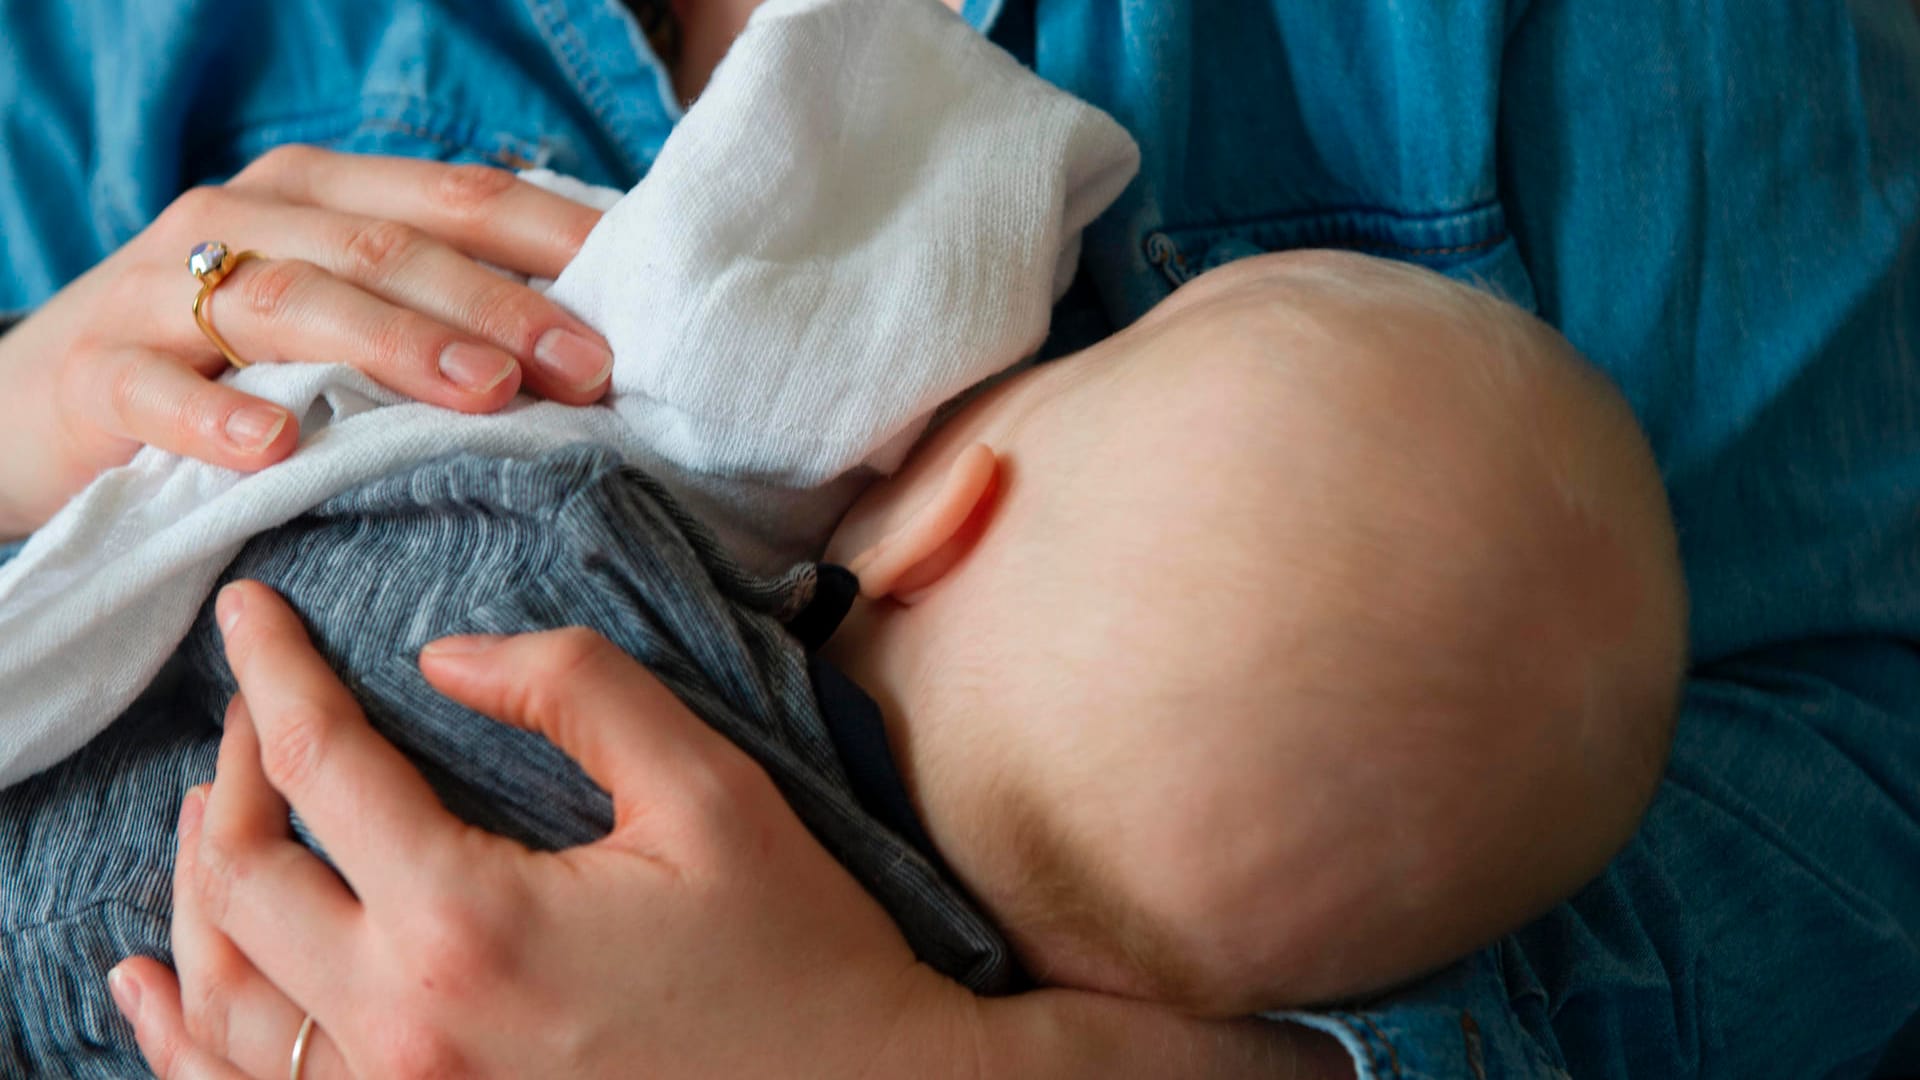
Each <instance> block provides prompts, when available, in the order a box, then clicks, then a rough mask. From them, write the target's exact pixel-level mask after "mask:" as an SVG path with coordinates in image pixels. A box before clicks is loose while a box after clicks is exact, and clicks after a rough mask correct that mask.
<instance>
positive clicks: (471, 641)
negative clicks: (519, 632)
mask: <svg viewBox="0 0 1920 1080" xmlns="http://www.w3.org/2000/svg"><path fill="white" fill-rule="evenodd" d="M498 644H500V638H499V636H498V635H495V634H462V635H460V636H459V637H443V638H441V639H440V640H438V641H429V642H427V644H426V647H425V648H422V649H421V650H420V655H421V656H468V655H471V654H473V653H477V652H485V651H487V650H488V649H491V648H493V647H494V646H495V645H498Z"/></svg>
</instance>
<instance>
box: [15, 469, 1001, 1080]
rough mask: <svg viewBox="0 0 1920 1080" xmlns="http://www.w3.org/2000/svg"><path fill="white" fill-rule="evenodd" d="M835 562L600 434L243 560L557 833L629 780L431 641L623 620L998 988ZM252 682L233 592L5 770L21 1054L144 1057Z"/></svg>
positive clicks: (305, 528)
mask: <svg viewBox="0 0 1920 1080" xmlns="http://www.w3.org/2000/svg"><path fill="white" fill-rule="evenodd" d="M821 575H822V571H821V570H820V569H819V568H816V567H815V566H813V565H802V566H799V567H796V568H795V570H794V571H792V572H790V573H789V574H787V575H786V576H784V577H782V578H780V579H777V580H763V579H759V578H753V577H749V576H747V575H745V574H743V573H742V572H740V571H739V570H738V569H736V568H734V567H733V566H732V565H731V563H729V562H728V561H727V560H726V558H725V557H724V556H723V555H722V554H721V553H720V552H719V551H718V549H717V548H716V546H715V545H714V544H713V542H712V541H711V539H710V538H709V537H708V536H707V535H706V533H705V531H704V530H703V529H702V528H701V527H700V526H699V525H698V524H697V523H695V522H692V521H690V520H689V519H686V518H685V517H683V516H681V515H680V514H679V512H678V510H677V509H676V508H675V507H674V505H673V504H672V501H671V500H670V499H669V498H668V497H667V496H666V494H665V493H664V492H663V491H662V490H660V489H659V488H657V487H656V486H654V485H653V484H652V482H651V481H650V480H649V479H647V478H646V477H645V476H644V475H642V474H640V473H638V472H635V471H633V470H630V469H627V468H625V467H623V466H621V465H620V463H619V462H618V460H617V458H615V457H614V456H613V455H612V454H611V453H610V452H608V451H605V450H601V449H597V448H593V447H576V448H571V449H567V450H563V451H558V452H555V453H553V454H549V455H546V456H544V457H541V458H538V459H535V460H530V461H513V460H490V459H483V458H476V457H471V456H462V457H457V458H452V459H448V460H443V461H440V462H436V463H433V464H430V465H426V466H422V467H420V468H418V469H414V470H411V471H409V472H405V473H402V474H399V475H396V476H392V477H388V478H386V479H383V480H380V481H377V482H375V483H373V484H369V485H367V486H365V487H362V488H360V489H358V490H355V491H352V492H349V493H347V494H344V495H341V496H339V497H337V498H335V499H332V500H330V501H329V502H327V503H326V504H325V505H323V506H321V507H319V508H317V509H316V510H314V511H313V512H311V513H309V514H307V515H305V516H303V517H301V518H299V519H297V520H296V521H294V522H292V523H290V524H288V525H286V526H284V527H282V528H280V529H277V530H275V531H273V532H271V533H268V534H265V535H264V536H261V537H258V538H256V539H255V540H254V541H253V542H252V543H250V544H249V545H248V546H247V547H246V549H245V550H243V551H242V553H241V554H240V556H239V557H238V559H236V560H235V562H234V564H233V566H231V567H230V568H229V569H228V571H227V575H226V576H227V579H228V580H232V579H235V578H241V577H246V578H252V579H254V580H257V581H262V582H265V583H266V584H268V585H271V586H273V587H274V588H276V589H278V590H280V591H281V593H282V595H284V596H286V598H287V599H288V601H289V602H291V603H292V604H293V606H294V607H295V609H296V610H298V611H299V612H300V613H301V615H302V617H303V618H304V619H305V621H306V623H307V626H308V629H309V631H310V632H311V633H312V635H313V638H314V642H315V644H316V645H317V646H318V647H319V648H320V650H321V652H322V653H324V654H325V655H326V656H327V658H328V659H329V661H330V662H331V663H332V664H333V665H334V666H335V668H336V670H339V671H340V672H342V673H343V676H344V677H345V678H346V680H347V682H348V683H349V685H350V686H351V687H352V688H353V690H354V691H355V693H356V695H357V696H358V697H359V698H360V699H361V701H362V703H363V704H364V706H365V707H366V710H367V714H368V718H369V719H370V720H371V721H372V722H373V724H374V726H375V727H376V728H377V729H378V730H379V731H380V732H381V733H382V734H383V735H385V736H386V737H387V738H388V739H390V740H391V741H393V742H394V743H395V744H397V745H398V746H399V747H400V748H401V749H402V750H404V751H405V752H406V753H407V755H408V756H409V757H410V758H411V759H412V760H413V762H414V764H415V765H417V766H418V767H419V768H420V769H421V771H422V772H423V773H425V774H426V776H427V778H428V780H429V781H430V782H431V783H432V784H433V785H434V788H435V790H436V791H437V792H438V793H439V795H440V797H441V800H442V801H443V802H445V803H446V804H447V805H448V807H449V808H450V809H451V810H453V811H454V812H455V813H457V814H459V815H460V816H461V817H463V818H465V819H466V820H468V821H469V822H471V823H473V824H476V825H479V826H481V827H483V828H487V829H490V830H492V831H494V832H497V833H500V834H503V835H506V836H510V837H513V838H515V839H517V840H520V841H522V842H524V843H526V844H528V845H530V846H534V847H540V848H549V849H551V848H559V847H565V846H569V845H573V844H580V843H586V842H588V841H591V840H593V839H596V838H598V837H599V836H602V835H604V834H605V833H606V831H607V829H608V828H610V827H611V825H612V808H611V805H610V803H609V801H608V798H607V796H606V793H605V792H603V791H601V790H600V789H599V788H598V787H596V786H594V785H593V783H592V782H591V781H590V780H588V779H587V777H586V775H585V774H584V773H583V772H581V770H580V769H579V767H578V766H577V765H575V764H574V762H573V761H572V760H570V759H569V758H567V757H566V755H564V754H562V753H561V752H560V751H559V750H558V749H556V748H555V747H554V746H553V745H552V744H550V743H548V742H547V741H546V740H545V739H543V738H541V737H539V736H537V735H533V734H531V733H529V732H526V731H522V730H520V729H518V728H513V727H509V726H507V725H504V724H500V723H496V722H494V721H492V720H489V719H487V718H485V717H482V716H479V715H478V714H475V713H473V712H470V711H468V710H467V709H464V708H462V707H460V706H457V705H454V704H453V703H452V702H450V701H447V700H446V699H445V698H442V697H441V696H440V695H439V694H437V693H435V692H434V691H433V690H432V689H431V688H430V687H428V686H427V684H426V681H425V680H424V679H423V678H422V677H421V675H420V672H419V669H418V667H417V665H416V662H415V658H416V656H417V655H418V651H419V648H420V646H421V645H423V644H425V643H426V642H427V641H430V640H432V639H434V638H437V637H442V636H445V635H447V634H452V633H467V632H484V633H496V634H508V633H518V632H524V631H529V630H538V629H548V628H552V627H557V626H569V625H584V626H589V627H591V628H593V629H595V630H598V631H599V632H600V633H602V634H604V635H606V636H607V637H608V638H609V639H610V640H612V641H613V642H614V643H615V644H617V645H619V646H620V647H621V648H623V649H625V650H626V651H627V652H628V653H630V654H632V655H633V656H635V657H637V658H638V659H640V660H641V661H642V662H644V663H646V664H647V666H648V667H649V668H650V669H652V670H653V671H654V673H655V674H657V675H658V676H660V678H661V680H662V681H663V682H664V683H666V685H667V686H668V687H669V688H670V689H672V690H673V691H674V693H675V694H676V695H677V696H678V697H679V698H680V699H681V700H682V701H684V702H686V703H687V705H688V706H689V707H690V708H692V710H693V711H694V712H695V713H697V714H698V715H699V716H700V717H701V718H702V719H703V720H705V721H706V722H707V723H708V724H710V725H712V726H713V727H714V728H715V729H716V730H718V731H719V732H721V733H722V734H724V735H726V736H727V737H728V738H730V739H732V740H733V741H734V742H735V743H736V744H737V745H739V746H741V747H742V748H743V749H745V750H746V751H747V752H748V753H749V754H750V755H752V756H753V757H754V758H755V760H757V761H758V762H759V763H760V764H761V765H762V766H763V767H764V768H765V769H766V770H767V772H768V774H769V775H770V776H772V777H773V780H774V783H775V785H776V786H778V787H779V789H780V791H781V793H782V794H783V795H785V796H786V798H787V801H788V802H789V803H790V804H791V805H792V806H793V807H794V809H795V811H796V812H797V813H798V814H799V816H800V818H801V820H802V821H804V822H805V823H806V824H807V826H808V828H809V829H811V830H812V831H813V833H814V835H815V836H817V837H818V838H819V839H820V841H821V843H822V844H824V845H825V846H826V847H827V849H828V850H829V851H831V852H833V853H834V855H835V856H836V857H837V858H839V859H840V860H841V862H842V863H843V864H844V865H846V866H847V867H848V869H849V870H851V871H852V872H853V874H854V875H855V876H856V877H857V878H858V879H859V880H860V881H861V883H862V884H863V885H865V886H866V887H867V889H868V891H869V892H871V893H873V894H874V896H875V897H876V898H878V899H879V900H880V902H881V904H882V905H883V906H884V907H886V908H887V910H888V911H889V912H890V913H891V914H892V915H893V916H894V920H895V922H896V923H898V924H899V926H900V928H901V930H902V931H903V932H904V933H905V934H906V936H907V940H908V941H909V943H911V944H912V945H913V947H914V949H915V951H916V952H917V953H918V954H919V955H920V957H921V958H922V959H923V960H925V961H927V962H928V963H929V964H931V965H932V966H934V967H935V968H937V969H939V970H941V971H944V972H946V973H947V974H948V975H950V976H952V977H954V978H955V979H958V980H960V981H961V982H963V983H965V984H967V985H969V986H971V987H973V988H974V989H976V990H980V991H985V992H992V991H1002V990H1007V989H1010V988H1012V987H1013V986H1014V985H1015V984H1016V980H1017V979H1018V978H1019V973H1018V971H1017V969H1016V967H1015V966H1014V964H1013V961H1012V958H1011V954H1010V953H1009V951H1008V949H1007V947H1006V945H1005V943H1004V941H1003V940H1002V939H1001V937H1000V936H999V934H998V932H997V931H995V930H994V929H993V927H991V926H990V925H989V924H988V923H987V922H986V921H985V920H984V919H983V918H982V917H981V916H980V915H979V913H978V912H977V911H975V909H974V908H973V907H972V905H971V903H970V902H969V901H968V900H967V898H966V897H965V896H964V895H963V894H962V893H961V892H960V891H959V889H958V888H957V887H956V886H955V885H954V884H953V883H952V882H951V879H950V878H948V877H947V875H946V874H945V873H944V872H943V871H942V869H941V868H940V867H939V866H938V865H937V864H936V863H935V862H934V861H933V859H932V858H931V857H930V853H928V852H925V851H923V850H922V849H921V848H919V847H917V846H916V845H915V844H914V843H913V842H912V841H913V840H914V837H913V836H912V835H908V834H911V832H912V828H911V825H910V824H902V823H898V822H897V818H893V817H891V816H890V815H888V814H887V813H886V812H885V810H884V808H876V807H874V806H873V805H872V804H871V800H869V799H866V798H863V796H865V795H866V794H867V793H868V792H870V791H872V790H874V788H873V785H872V784H871V783H870V782H869V783H863V779H862V776H861V775H860V774H859V773H858V772H856V773H855V774H854V775H852V776H850V775H849V770H848V765H849V764H856V763H853V762H845V761H843V757H842V747H843V746H845V745H846V742H845V740H843V739H842V738H841V737H840V729H839V727H837V725H838V724H840V723H841V722H842V721H841V720H839V719H836V718H835V717H833V716H829V715H828V714H827V712H826V710H824V709H823V707H822V704H821V702H822V699H823V698H824V699H826V700H828V701H834V700H844V699H845V698H847V697H848V695H850V694H852V695H857V694H858V691H857V690H854V689H852V688H851V684H850V683H847V682H845V680H844V679H840V678H839V677H838V676H837V675H835V674H833V673H832V672H831V671H830V670H823V665H822V662H820V661H818V660H817V658H809V657H808V655H807V654H806V651H805V650H804V649H803V648H802V646H801V644H800V643H799V642H798V641H797V640H796V639H795V637H794V636H793V634H792V633H790V632H789V631H790V628H793V629H798V628H800V627H802V626H803V624H808V623H813V622H817V621H818V620H817V619H815V618H814V617H813V613H814V612H815V610H816V609H815V608H814V607H813V605H812V601H813V600H814V598H815V595H816V593H819V592H820V591H821V590H822V585H821V582H822V576H821ZM234 689H235V687H234V684H233V681H232V677H231V673H230V672H229V671H228V669H227V666H226V662H225V659H224V657H223V656H222V654H221V651H220V638H219V634H218V632H217V630H216V629H215V627H214V624H213V622H212V611H211V604H209V606H208V608H207V609H206V610H203V611H202V612H201V615H200V617H199V619H198V620H197V621H196V623H195V626H194V629H193V630H192V632H191V633H190V635H189V637H188V639H187V640H186V642H185V643H183V644H182V646H181V648H180V651H179V652H178V653H177V654H176V656H175V658H174V661H173V663H171V664H170V665H169V667H168V669H167V670H166V672H165V674H163V676H162V678H161V679H160V680H159V681H158V682H156V683H155V685H154V686H153V687H152V688H151V689H150V690H149V691H148V693H147V694H145V695H144V696H143V697H142V698H141V700H140V701H139V702H138V703H137V704H136V705H135V707H134V708H133V709H131V710H129V712H128V713H127V714H126V715H125V716H123V717H121V718H120V720H118V721H117V722H116V723H115V724H114V726H113V727H112V728H111V729H109V730H108V731H107V732H106V733H105V734H104V735H102V736H101V737H100V738H98V739H95V740H94V741H93V742H92V743H90V744H88V745H87V746H86V747H85V748H84V749H83V750H82V751H81V753H80V754H78V755H77V756H75V757H73V758H70V759H68V760H67V761H65V762H62V763H61V764H60V765H58V766H56V767H55V768H53V769H50V770H48V771H46V772H44V773H41V774H39V775H37V776H34V777H32V778H30V779H29V780H28V781H26V782H25V783H23V784H19V785H16V786H15V787H12V788H9V789H7V790H5V791H0V881H3V882H5V883H6V888H5V891H4V892H0V935H3V936H0V987H6V988H8V991H9V993H10V994H11V996H12V1001H11V1003H10V1007H9V1008H7V1009H5V1010H4V1011H0V1074H4V1075H7V1076H13V1075H32V1076H138V1075H144V1070H145V1067H144V1065H142V1063H141V1060H140V1057H139V1054H138V1052H137V1049H136V1048H135V1046H134V1043H133V1037H132V1036H133V1032H132V1029H131V1028H129V1027H128V1026H127V1025H126V1024H125V1023H124V1021H122V1020H121V1019H120V1017H119V1016H118V1014H117V1013H116V1012H115V1010H114V1008H113V1004H112V1001H111V999H110V998H109V997H108V996H107V993H106V983H105V978H106V972H107V970H108V969H109V968H110V967H112V966H113V965H114V964H116V963H118V962H119V961H120V959H121V958H123V957H125V956H127V955H129V954H133V953H143V954H147V955H154V956H160V957H162V958H166V957H168V956H170V951H169V949H168V936H167V930H168V914H169V911H170V902H171V886H170V875H171V873H172V866H173V828H174V823H175V821H176V820H177V815H178V811H179V805H180V799H181V798H182V796H183V795H184V794H185V792H186V789H187V788H188V787H190V786H192V785H193V784H196V783H201V782H204V781H207V780H210V779H212V777H213V764H214V758H215V754H216V751H217V749H218V746H219V739H220V732H219V728H218V726H217V725H218V718H219V717H220V716H222V715H223V714H224V711H225V707H226V701H227V699H228V698H229V697H230V696H231V695H232V693H233V690H234ZM874 718H875V720H876V723H877V713H875V714H874ZM868 764H871V762H869V763H868ZM868 779H870V777H868ZM888 820H894V821H895V822H896V827H892V828H890V827H889V826H888V824H886V822H887V821H888ZM296 827H297V823H296Z"/></svg>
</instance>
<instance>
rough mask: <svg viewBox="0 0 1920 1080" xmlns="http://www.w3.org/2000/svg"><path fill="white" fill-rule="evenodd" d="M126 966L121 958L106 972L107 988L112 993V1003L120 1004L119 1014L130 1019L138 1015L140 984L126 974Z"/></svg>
mask: <svg viewBox="0 0 1920 1080" xmlns="http://www.w3.org/2000/svg"><path fill="white" fill-rule="evenodd" d="M126 967H127V963H126V961H124V960H122V961H121V962H120V963H118V964H115V965H114V966H113V970H112V971H109V972H107V990H108V991H109V992H110V993H112V994H113V1003H114V1004H115V1005H118V1006H120V1013H121V1015H123V1016H125V1017H126V1018H127V1019H128V1020H132V1019H133V1018H134V1017H136V1016H139V1015H140V984H139V983H137V982H135V981H134V978H133V976H131V975H129V974H127V972H126Z"/></svg>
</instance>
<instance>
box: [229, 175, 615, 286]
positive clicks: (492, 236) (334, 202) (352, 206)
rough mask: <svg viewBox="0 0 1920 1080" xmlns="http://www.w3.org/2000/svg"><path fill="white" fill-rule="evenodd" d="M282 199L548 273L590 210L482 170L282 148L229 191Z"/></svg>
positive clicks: (581, 235)
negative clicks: (409, 229) (391, 224)
mask: <svg viewBox="0 0 1920 1080" xmlns="http://www.w3.org/2000/svg"><path fill="white" fill-rule="evenodd" d="M229 186H231V187H234V188H237V189H240V190H242V191H261V192H267V193H271V194H272V195H274V196H276V197H277V198H279V199H283V200H286V201H289V202H296V203H306V204H308V205H311V206H321V207H326V208H327V209H330V210H339V211H344V212H347V213H351V214H358V215H360V216H362V217H369V218H380V219H385V220H391V221H404V222H408V223H409V224H412V225H415V226H417V227H419V228H421V229H423V230H425V231H427V232H429V233H432V234H433V235H435V236H437V237H439V238H441V239H442V240H445V241H446V242H447V243H449V244H452V245H453V246H454V247H456V248H459V249H460V250H461V251H464V252H466V253H467V254H468V255H471V256H473V257H474V258H477V259H482V260H485V261H486V262H490V263H493V264H494V265H495V266H504V267H506V268H508V269H510V270H517V271H519V272H520V273H523V274H530V275H532V276H534V277H548V278H551V277H558V276H559V275H560V271H561V270H562V269H563V268H565V266H566V265H567V263H568V262H569V261H571V260H572V259H573V256H574V254H575V253H577V252H578V251H579V250H580V245H581V244H582V243H584V242H585V241H586V238H587V234H588V233H589V232H591V231H593V227H594V225H595V224H597V223H598V222H599V220H600V211H598V210H595V209H593V208H592V207H588V206H582V205H581V204H579V203H577V202H574V201H573V200H572V199H569V198H566V197H564V196H561V195H556V194H554V193H553V192H550V191H546V190H543V189H541V188H538V187H535V186H534V185H532V184H529V183H527V182H526V181H524V180H521V179H519V178H518V177H516V176H514V175H513V174H512V173H510V172H506V171H504V170H501V169H492V168H488V167H486V166H484V165H447V164H444V163H441V162H435V161H416V160H412V159H408V158H391V157H365V156H360V155H354V154H339V153H334V152H332V151H329V150H322V149H319V148H318V147H312V146H283V147H279V148H277V149H274V150H272V151H269V152H268V153H267V154H265V155H264V156H262V157H261V158H260V159H259V160H258V161H255V162H254V163H253V164H252V165H249V166H248V167H247V168H246V170H245V171H243V172H242V173H241V174H240V175H239V176H237V177H235V178H234V179H233V182H232V183H231V184H230V185H229Z"/></svg>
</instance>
